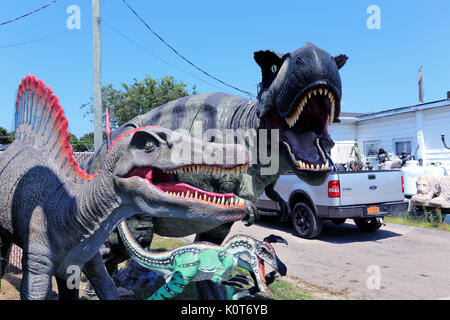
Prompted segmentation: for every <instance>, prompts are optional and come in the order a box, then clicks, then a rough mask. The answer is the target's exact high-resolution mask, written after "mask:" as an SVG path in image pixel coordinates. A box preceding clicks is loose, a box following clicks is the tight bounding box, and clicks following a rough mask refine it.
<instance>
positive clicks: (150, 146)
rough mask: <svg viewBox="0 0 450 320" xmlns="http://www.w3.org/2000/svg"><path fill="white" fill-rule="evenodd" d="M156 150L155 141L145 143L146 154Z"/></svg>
mask: <svg viewBox="0 0 450 320" xmlns="http://www.w3.org/2000/svg"><path fill="white" fill-rule="evenodd" d="M155 148H156V145H155V144H154V143H153V141H150V140H148V141H147V142H146V143H145V147H144V149H145V151H146V152H150V151H152V150H153V149H155Z"/></svg>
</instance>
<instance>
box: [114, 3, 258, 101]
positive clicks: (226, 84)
mask: <svg viewBox="0 0 450 320" xmlns="http://www.w3.org/2000/svg"><path fill="white" fill-rule="evenodd" d="M122 2H123V3H124V4H125V5H126V6H127V7H128V9H130V11H131V12H132V13H133V14H134V15H135V16H136V17H137V18H138V19H139V20H140V21H141V22H142V23H143V24H144V25H145V26H146V27H147V29H149V30H150V31H151V32H152V33H153V34H154V35H155V36H156V37H157V38H158V39H159V40H161V41H162V43H164V44H165V45H166V46H167V47H169V48H170V49H171V50H172V51H173V52H175V53H176V54H177V55H178V56H179V57H180V58H181V59H183V60H184V61H186V62H187V63H189V64H190V65H191V66H193V67H194V68H196V69H197V70H199V71H200V72H202V73H204V74H205V75H207V76H208V77H210V78H212V79H214V80H216V81H218V82H220V83H222V84H223V85H225V86H227V87H230V88H233V89H235V90H237V91H239V92H242V93H245V94H247V95H249V96H250V97H251V98H253V97H254V95H253V94H252V93H250V92H248V91H245V90H241V89H239V88H237V87H235V86H233V85H230V84H228V83H226V82H224V81H222V80H220V79H218V78H216V77H214V76H213V75H211V74H209V73H208V72H206V71H205V70H203V69H201V68H200V67H197V66H196V65H195V64H194V63H192V62H191V61H190V60H188V59H187V58H186V57H184V56H183V55H182V54H181V53H179V52H178V51H177V50H176V49H175V48H173V47H172V46H171V45H170V44H168V43H167V42H166V41H165V40H164V39H163V38H162V37H161V36H160V35H159V34H157V33H156V32H155V31H153V29H152V28H151V27H150V26H149V25H148V24H147V23H146V22H145V21H144V20H143V19H142V18H141V17H140V16H139V14H138V13H137V12H136V11H135V10H134V9H133V8H132V7H131V6H130V5H129V4H128V3H127V2H126V1H125V0H122Z"/></svg>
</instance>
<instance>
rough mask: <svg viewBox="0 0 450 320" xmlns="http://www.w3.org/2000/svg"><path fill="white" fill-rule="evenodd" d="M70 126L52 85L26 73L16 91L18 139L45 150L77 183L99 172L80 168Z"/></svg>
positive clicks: (61, 169) (63, 172)
mask: <svg viewBox="0 0 450 320" xmlns="http://www.w3.org/2000/svg"><path fill="white" fill-rule="evenodd" d="M67 126H68V122H67V119H66V117H65V116H64V109H63V107H62V106H61V105H60V103H59V99H58V97H57V96H56V95H54V94H53V90H52V88H51V87H49V86H46V85H45V83H44V81H42V80H38V79H37V78H36V76H34V75H27V76H25V77H24V78H23V79H22V82H21V83H20V85H19V89H18V91H17V99H16V113H15V130H16V139H18V140H21V141H22V142H23V143H25V144H29V145H31V146H33V147H35V148H37V149H39V150H41V151H42V152H43V153H45V154H46V155H47V156H48V157H49V159H51V160H52V161H53V162H54V163H55V165H56V168H57V170H58V172H60V173H61V174H62V175H63V176H65V177H68V178H70V179H71V180H73V181H75V182H83V181H84V180H90V179H91V178H93V177H94V176H95V175H96V174H94V175H91V174H88V173H86V172H84V171H83V170H82V169H81V168H80V167H79V165H78V161H77V160H76V159H75V157H74V155H73V148H72V146H71V144H70V134H69V131H68V129H67Z"/></svg>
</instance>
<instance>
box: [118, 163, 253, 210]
mask: <svg viewBox="0 0 450 320" xmlns="http://www.w3.org/2000/svg"><path fill="white" fill-rule="evenodd" d="M246 168H247V166H246V165H242V166H237V167H229V168H224V167H213V166H205V165H193V166H183V167H179V168H175V169H170V170H161V169H159V168H155V167H138V168H133V169H132V170H131V171H130V172H129V173H128V174H127V175H126V176H125V178H135V177H137V178H140V179H143V180H145V181H146V182H147V184H148V186H150V187H151V188H154V189H156V190H157V191H159V192H160V193H162V194H163V197H165V198H166V199H167V201H170V202H176V203H179V202H180V201H181V203H184V204H186V205H189V204H197V205H202V206H204V205H206V206H210V207H214V208H216V209H219V208H220V209H231V210H237V211H245V210H246V207H245V204H244V201H243V200H242V199H240V198H238V197H237V196H236V195H234V194H232V193H226V194H221V193H215V192H210V191H207V190H203V189H201V188H198V187H196V186H193V185H190V184H188V183H185V182H180V181H177V175H178V173H184V172H193V173H210V174H212V175H214V176H221V175H236V176H237V175H240V174H242V172H244V171H245V170H246Z"/></svg>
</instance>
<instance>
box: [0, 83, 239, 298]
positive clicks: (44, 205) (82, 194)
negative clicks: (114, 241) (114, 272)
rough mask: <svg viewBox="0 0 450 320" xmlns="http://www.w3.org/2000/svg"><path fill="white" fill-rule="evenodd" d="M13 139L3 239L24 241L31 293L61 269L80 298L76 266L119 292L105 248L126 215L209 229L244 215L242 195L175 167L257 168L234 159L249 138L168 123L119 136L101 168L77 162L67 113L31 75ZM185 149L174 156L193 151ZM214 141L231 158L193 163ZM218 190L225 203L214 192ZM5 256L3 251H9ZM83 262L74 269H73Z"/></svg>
mask: <svg viewBox="0 0 450 320" xmlns="http://www.w3.org/2000/svg"><path fill="white" fill-rule="evenodd" d="M15 134H16V139H15V141H14V143H13V144H12V145H11V146H10V147H9V148H8V149H7V150H6V151H5V152H4V153H3V154H2V156H1V157H0V181H2V188H1V189H0V199H1V200H0V238H1V241H0V243H1V244H2V250H1V252H2V253H3V252H7V251H8V250H7V248H8V247H9V246H10V245H11V243H15V244H17V245H18V246H20V247H22V249H23V257H22V266H23V278H22V282H21V288H20V295H21V298H22V299H45V298H49V295H50V294H51V289H52V287H51V286H52V284H51V277H52V275H55V277H56V279H57V284H58V290H59V294H60V298H73V294H74V292H76V293H77V294H78V291H73V290H70V287H69V286H68V285H67V281H68V280H69V276H70V274H68V270H69V269H70V270H76V269H78V270H80V271H81V270H82V271H83V273H84V274H85V275H86V277H87V278H88V279H89V281H90V282H91V284H92V285H93V287H94V289H95V292H96V294H97V296H98V297H99V298H100V299H117V289H116V287H115V285H114V283H113V281H112V279H111V277H110V276H109V275H108V273H107V272H106V270H105V266H104V263H103V260H102V257H101V255H100V253H99V248H100V246H101V244H102V243H104V242H105V240H106V239H107V237H108V236H109V234H110V233H111V232H112V231H113V230H114V229H115V228H116V227H117V225H118V224H119V223H120V221H121V220H123V219H125V218H127V217H129V216H131V215H134V214H136V213H144V214H150V215H152V216H154V217H158V218H159V217H166V218H168V219H169V220H170V219H179V220H184V221H190V222H193V221H195V224H196V225H197V228H198V229H200V230H203V231H204V230H210V229H211V228H214V227H216V226H218V225H220V224H222V223H224V222H225V223H226V222H230V221H237V220H241V219H243V217H244V216H245V215H246V213H247V212H246V210H247V209H246V207H245V205H244V202H243V200H242V199H241V198H239V197H237V196H235V195H234V194H231V193H227V194H219V193H213V192H209V191H206V190H203V189H201V188H198V187H194V186H192V185H189V184H187V183H181V182H179V181H177V180H176V172H179V171H190V170H194V171H196V172H205V174H206V173H207V172H214V173H215V174H216V175H220V174H227V175H231V176H233V175H234V174H236V173H238V172H239V171H240V170H245V168H246V167H247V166H248V157H244V158H247V159H246V160H245V161H244V162H243V163H237V162H236V161H235V160H234V158H235V156H236V154H237V153H242V152H244V153H245V148H244V147H243V146H240V145H223V144H217V143H209V144H204V143H203V142H202V141H199V140H195V139H193V138H191V137H190V136H183V135H181V134H179V133H176V132H173V131H171V130H169V129H165V128H161V127H151V126H146V127H138V128H134V129H132V130H128V131H126V132H123V133H122V134H121V135H119V136H117V137H116V138H115V139H114V141H113V142H112V143H111V146H110V147H109V149H108V150H107V152H106V154H105V158H104V163H103V165H102V167H101V168H100V170H99V172H98V173H96V174H89V173H86V172H84V171H83V170H82V169H81V168H80V167H79V166H78V164H77V161H76V160H75V158H74V156H73V152H72V147H71V145H70V142H69V139H70V137H69V132H68V130H67V119H66V118H65V116H64V110H63V108H62V107H61V106H60V104H59V101H58V98H57V97H56V96H55V95H54V94H53V92H52V90H51V88H50V87H47V86H45V84H44V82H43V81H42V80H37V79H36V77H35V76H31V75H28V76H26V77H25V78H24V79H23V80H22V82H21V84H20V86H19V89H18V93H17V101H16V113H15ZM186 146H190V148H189V149H190V151H189V152H188V153H187V154H186V157H179V156H174V152H175V150H185V149H183V148H186ZM206 147H208V148H209V149H212V150H214V151H215V152H217V154H223V155H224V158H223V160H224V161H223V163H224V164H223V165H206V164H205V163H203V162H200V163H197V164H195V163H193V161H192V160H191V159H196V157H198V156H201V155H202V154H203V153H204V149H205V148H206ZM214 197H216V199H218V200H216V201H214V200H213V198H214ZM2 258H4V257H2ZM74 268H75V269H74Z"/></svg>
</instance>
